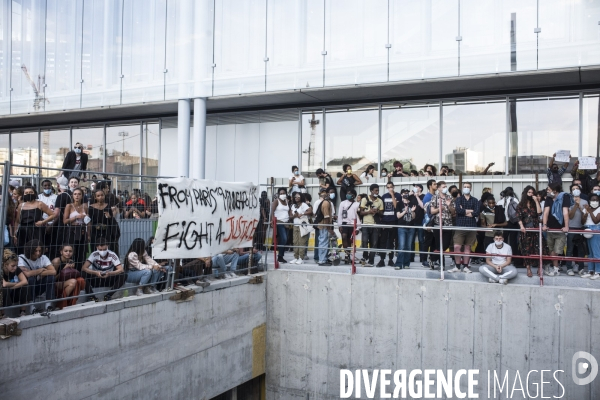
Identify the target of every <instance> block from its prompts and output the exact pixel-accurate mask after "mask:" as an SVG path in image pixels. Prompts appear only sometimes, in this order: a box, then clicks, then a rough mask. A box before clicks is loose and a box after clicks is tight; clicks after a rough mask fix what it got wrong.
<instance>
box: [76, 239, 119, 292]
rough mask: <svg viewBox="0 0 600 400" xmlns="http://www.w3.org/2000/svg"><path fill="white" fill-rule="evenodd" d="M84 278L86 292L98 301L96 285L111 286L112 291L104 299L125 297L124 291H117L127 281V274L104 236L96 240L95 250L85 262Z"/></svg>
mask: <svg viewBox="0 0 600 400" xmlns="http://www.w3.org/2000/svg"><path fill="white" fill-rule="evenodd" d="M83 278H84V279H85V293H86V294H91V295H92V300H94V301H96V302H97V301H98V298H96V296H94V295H93V293H94V291H93V290H92V288H94V287H110V290H111V291H110V292H108V293H107V294H106V295H105V296H104V301H107V300H115V299H118V298H121V297H123V293H122V292H123V291H122V290H120V291H118V292H117V291H116V290H117V289H119V288H120V287H121V286H123V284H124V283H125V280H126V279H127V274H126V273H124V271H123V265H121V260H119V256H117V255H116V254H115V253H113V252H112V251H110V250H108V244H107V243H106V240H105V239H104V238H100V239H98V241H97V242H96V251H94V252H93V253H92V254H90V256H89V257H88V259H87V260H86V261H85V264H83Z"/></svg>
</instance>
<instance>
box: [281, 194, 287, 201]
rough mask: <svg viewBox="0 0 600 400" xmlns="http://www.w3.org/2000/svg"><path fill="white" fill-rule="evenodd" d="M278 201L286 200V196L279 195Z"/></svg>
mask: <svg viewBox="0 0 600 400" xmlns="http://www.w3.org/2000/svg"><path fill="white" fill-rule="evenodd" d="M279 199H280V200H285V199H287V196H286V195H285V194H280V195H279Z"/></svg>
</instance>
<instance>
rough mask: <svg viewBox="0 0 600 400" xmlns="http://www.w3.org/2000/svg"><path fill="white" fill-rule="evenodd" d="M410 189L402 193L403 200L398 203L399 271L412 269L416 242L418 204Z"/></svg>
mask: <svg viewBox="0 0 600 400" xmlns="http://www.w3.org/2000/svg"><path fill="white" fill-rule="evenodd" d="M408 192H409V191H408V189H402V190H401V191H400V196H401V199H400V201H398V202H396V218H397V219H398V257H396V263H395V264H394V266H395V267H396V268H398V269H403V268H410V250H411V242H412V243H413V244H414V242H415V229H414V228H413V224H414V220H415V210H416V209H417V202H416V200H414V198H412V199H411V197H410V196H409V194H408Z"/></svg>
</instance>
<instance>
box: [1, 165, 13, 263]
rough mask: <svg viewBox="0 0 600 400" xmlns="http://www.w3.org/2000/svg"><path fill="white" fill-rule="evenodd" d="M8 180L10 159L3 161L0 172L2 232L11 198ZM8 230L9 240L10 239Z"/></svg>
mask: <svg viewBox="0 0 600 400" xmlns="http://www.w3.org/2000/svg"><path fill="white" fill-rule="evenodd" d="M9 182H10V161H5V162H4V173H3V174H2V201H1V202H0V226H2V232H4V229H5V228H6V204H7V202H8V201H12V199H9V198H8V184H9ZM10 239H11V238H10V232H9V241H10ZM0 254H4V235H2V240H0Z"/></svg>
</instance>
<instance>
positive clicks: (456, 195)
mask: <svg viewBox="0 0 600 400" xmlns="http://www.w3.org/2000/svg"><path fill="white" fill-rule="evenodd" d="M450 194H451V195H452V197H458V192H452V193H450Z"/></svg>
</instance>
